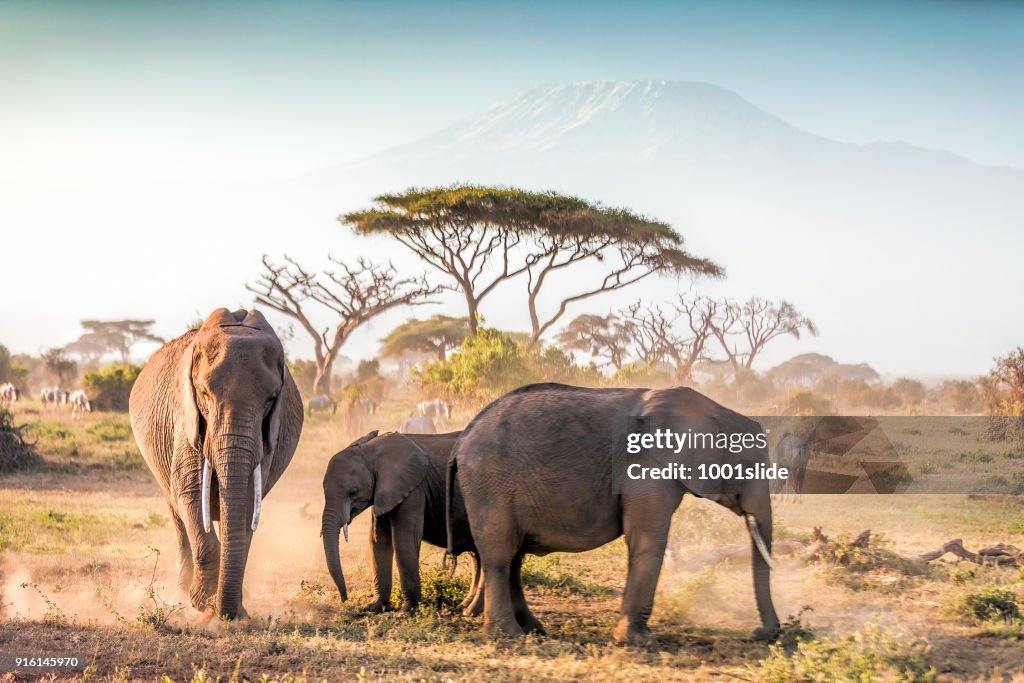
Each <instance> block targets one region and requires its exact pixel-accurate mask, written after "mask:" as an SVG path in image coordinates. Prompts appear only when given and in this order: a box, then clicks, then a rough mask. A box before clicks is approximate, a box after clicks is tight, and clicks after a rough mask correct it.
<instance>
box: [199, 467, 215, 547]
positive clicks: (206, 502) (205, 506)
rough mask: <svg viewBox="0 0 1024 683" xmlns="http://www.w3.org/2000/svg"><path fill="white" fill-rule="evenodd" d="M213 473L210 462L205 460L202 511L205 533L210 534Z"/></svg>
mask: <svg viewBox="0 0 1024 683" xmlns="http://www.w3.org/2000/svg"><path fill="white" fill-rule="evenodd" d="M212 477H213V473H212V472H211V471H210V461H209V460H207V459H206V458H203V493H202V501H201V502H200V505H199V507H200V509H201V510H202V512H203V531H205V532H206V533H210V528H211V522H210V480H211V478H212Z"/></svg>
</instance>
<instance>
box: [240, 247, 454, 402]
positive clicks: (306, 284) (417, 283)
mask: <svg viewBox="0 0 1024 683" xmlns="http://www.w3.org/2000/svg"><path fill="white" fill-rule="evenodd" d="M284 260H285V263H283V264H275V263H273V262H272V261H270V259H269V258H268V257H267V256H265V255H264V257H263V273H261V274H260V276H259V278H258V279H257V280H256V282H254V283H251V284H247V285H246V286H245V287H246V289H248V290H249V291H250V292H252V293H253V294H255V295H256V301H257V303H259V304H261V305H263V306H266V307H268V308H270V309H272V310H275V311H277V312H278V313H282V314H284V315H286V316H288V317H290V318H293V319H294V320H295V321H296V322H298V323H299V326H300V327H302V329H304V330H305V331H306V333H307V334H308V335H309V337H310V339H312V341H313V355H314V358H315V361H316V367H317V373H316V379H315V380H314V382H313V387H314V391H316V392H317V393H324V394H328V395H330V393H331V373H332V370H333V368H334V361H335V360H336V359H337V357H338V354H339V353H340V352H341V349H342V347H343V346H344V345H345V342H347V341H348V340H349V338H350V337H351V335H352V333H353V332H354V331H355V330H356V329H358V328H359V326H360V325H362V324H363V323H365V322H367V321H368V320H371V319H373V318H375V317H377V316H378V315H380V314H382V313H384V312H386V311H389V310H391V309H393V308H397V307H399V306H409V305H416V304H422V303H427V299H428V297H430V296H431V295H433V294H436V293H437V292H438V291H439V290H440V288H439V287H436V286H431V285H430V284H429V283H428V282H427V281H426V278H425V277H423V276H420V277H410V278H400V277H398V273H397V272H396V271H395V269H394V267H393V266H391V265H390V264H389V265H387V266H380V265H374V264H372V263H370V262H369V261H367V260H366V259H363V258H360V259H358V261H357V263H356V265H355V266H350V265H348V264H346V263H344V262H343V261H340V260H336V259H334V258H333V257H331V259H330V260H331V262H332V263H333V264H335V266H337V269H336V270H323V271H321V272H319V273H314V272H310V271H307V270H305V269H304V268H302V266H300V265H299V264H298V263H297V262H296V261H295V260H293V259H291V258H289V257H288V256H285V257H284ZM313 307H320V308H322V309H326V310H328V311H330V313H332V314H333V315H334V316H335V317H336V319H337V322H336V323H335V324H334V325H333V327H331V326H328V327H325V328H324V329H323V330H320V329H318V328H317V326H316V325H315V324H314V323H313V321H312V319H311V318H310V316H309V309H310V308H313Z"/></svg>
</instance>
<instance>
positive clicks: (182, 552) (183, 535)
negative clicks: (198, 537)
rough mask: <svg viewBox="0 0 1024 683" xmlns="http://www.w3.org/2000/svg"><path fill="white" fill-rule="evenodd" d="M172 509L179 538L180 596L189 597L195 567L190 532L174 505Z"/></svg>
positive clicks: (172, 517)
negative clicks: (189, 540)
mask: <svg viewBox="0 0 1024 683" xmlns="http://www.w3.org/2000/svg"><path fill="white" fill-rule="evenodd" d="M168 507H169V508H170V509H171V520H172V521H173V522H174V531H175V533H176V534H177V536H178V595H179V597H186V598H187V597H188V596H189V593H190V590H191V587H192V575H193V573H194V571H193V570H194V566H193V564H192V547H191V546H190V545H189V542H188V530H187V529H186V528H185V523H184V522H182V521H181V518H180V517H178V513H177V511H176V510H175V509H174V506H173V505H168Z"/></svg>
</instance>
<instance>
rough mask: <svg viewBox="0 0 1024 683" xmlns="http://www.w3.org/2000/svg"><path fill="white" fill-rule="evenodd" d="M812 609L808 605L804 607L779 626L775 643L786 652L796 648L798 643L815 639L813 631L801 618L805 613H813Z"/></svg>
mask: <svg viewBox="0 0 1024 683" xmlns="http://www.w3.org/2000/svg"><path fill="white" fill-rule="evenodd" d="M813 611H814V608H813V607H811V606H810V605H804V606H803V607H801V608H800V611H799V612H797V613H796V614H795V615H791V616H790V617H789V618H787V619H786V620H785V621H783V622H782V624H781V625H780V626H779V632H778V635H777V636H776V639H775V642H776V643H778V644H779V645H781V646H782V647H783V648H785V649H786V650H787V651H791V650H792V649H793V648H795V647H797V646H798V645H799V644H800V643H807V642H810V641H812V640H814V639H815V637H816V636H815V635H814V631H812V630H811V629H810V627H809V626H807V625H806V624H805V623H804V622H803V616H804V614H805V613H806V612H813Z"/></svg>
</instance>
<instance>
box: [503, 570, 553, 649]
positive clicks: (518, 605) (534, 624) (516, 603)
mask: <svg viewBox="0 0 1024 683" xmlns="http://www.w3.org/2000/svg"><path fill="white" fill-rule="evenodd" d="M525 556H526V553H524V552H519V553H518V554H517V555H516V556H515V557H514V558H513V559H512V568H511V573H510V576H509V591H510V592H511V593H512V605H513V607H514V609H515V613H516V621H517V622H518V623H519V625H520V626H521V627H522V629H523V631H525V632H526V633H539V634H540V635H546V634H547V631H545V630H544V625H543V624H541V623H540V620H539V619H537V617H535V616H534V615H533V612H531V611H530V607H529V606H528V605H527V604H526V595H525V594H524V593H523V571H522V570H523V559H524V558H525Z"/></svg>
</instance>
